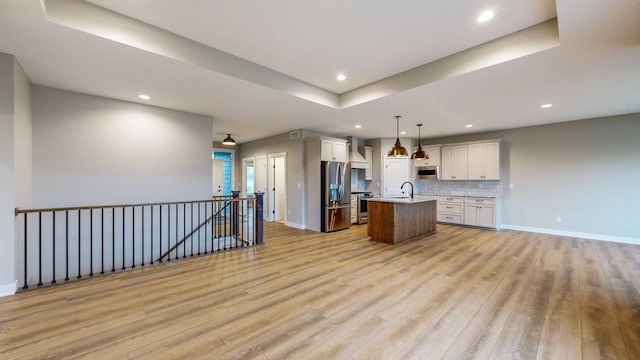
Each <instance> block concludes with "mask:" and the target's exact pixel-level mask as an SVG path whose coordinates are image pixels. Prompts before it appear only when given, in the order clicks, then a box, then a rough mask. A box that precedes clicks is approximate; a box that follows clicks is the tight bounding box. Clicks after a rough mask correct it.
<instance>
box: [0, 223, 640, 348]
mask: <svg viewBox="0 0 640 360" xmlns="http://www.w3.org/2000/svg"><path fill="white" fill-rule="evenodd" d="M265 242H266V245H264V246H259V247H254V248H248V249H241V250H236V251H231V252H227V253H222V254H217V255H214V256H207V257H201V258H197V259H193V260H190V261H184V262H178V263H171V264H165V265H160V266H156V267H153V268H145V269H138V270H135V271H130V272H124V273H120V274H117V275H112V276H105V277H99V278H95V279H90V280H84V281H78V282H75V283H69V284H64V285H58V286H52V287H49V288H43V289H38V290H32V291H27V292H22V293H19V294H17V295H15V296H12V297H6V298H0V359H43V358H54V359H182V358H185V359H187V358H188V359H262V360H267V359H283V358H290V359H639V358H640V246H634V245H625V244H616V243H607V242H599V241H591V240H583V239H575V238H567V237H560V236H550V235H541V234H534V233H525V232H517V231H500V232H495V231H487V230H481V229H474V228H464V227H455V226H447V225H438V226H437V232H436V233H435V234H433V235H430V236H427V237H424V238H421V239H418V240H415V241H409V242H406V243H402V244H400V245H395V246H392V245H387V244H381V243H375V242H372V241H369V240H368V238H367V236H366V226H354V227H352V228H350V229H349V230H346V231H340V232H336V233H332V234H321V233H314V232H310V231H303V230H296V229H292V228H287V227H284V226H283V225H281V224H274V223H267V224H265Z"/></svg>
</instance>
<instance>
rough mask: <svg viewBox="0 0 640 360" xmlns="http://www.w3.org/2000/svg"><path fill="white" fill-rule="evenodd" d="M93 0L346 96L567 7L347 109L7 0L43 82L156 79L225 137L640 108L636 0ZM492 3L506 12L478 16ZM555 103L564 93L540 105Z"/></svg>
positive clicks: (162, 96)
mask: <svg viewBox="0 0 640 360" xmlns="http://www.w3.org/2000/svg"><path fill="white" fill-rule="evenodd" d="M49 2H53V1H51V0H50V1H49ZM67 3H81V1H79V0H77V1H67ZM91 3H92V4H95V5H98V6H101V7H104V8H108V9H110V10H112V11H115V12H117V13H120V14H122V15H125V16H127V17H129V18H134V19H137V20H140V21H142V22H144V23H146V24H149V25H153V26H155V27H157V28H160V29H164V30H167V31H169V32H171V33H174V34H177V35H179V36H181V37H183V38H187V39H191V40H193V41H196V42H198V43H201V44H204V45H206V48H207V49H209V50H211V51H214V50H215V49H217V50H219V51H221V52H224V53H226V54H230V55H231V56H232V58H231V59H232V60H233V59H235V60H236V62H237V63H238V64H240V63H242V62H243V61H245V60H246V61H248V62H250V63H249V64H252V63H253V65H261V66H262V67H265V68H267V70H268V69H270V70H273V71H275V74H276V76H279V75H278V73H281V75H282V76H284V77H285V78H286V77H287V76H288V77H290V78H291V79H290V80H291V81H298V82H299V83H302V84H304V83H307V84H311V85H313V86H310V88H320V90H319V91H324V92H326V93H327V94H329V96H333V93H335V96H337V97H339V96H341V95H339V94H343V95H344V94H345V93H348V92H349V91H352V90H353V89H356V88H359V87H362V86H365V85H368V84H372V83H376V82H379V81H380V80H382V79H385V78H387V79H389V78H390V77H391V78H394V76H395V75H396V74H398V73H401V72H403V71H406V70H410V69H413V68H416V67H419V66H424V65H425V64H429V63H432V62H433V61H435V60H438V59H441V58H444V57H446V56H449V55H452V54H456V53H460V52H461V51H463V50H466V49H468V48H471V47H474V46H475V47H478V46H482V45H481V44H485V43H487V42H489V41H491V40H494V39H496V38H500V37H504V36H507V35H509V34H512V33H514V32H516V31H519V30H522V29H525V28H528V27H530V26H533V25H536V24H538V23H541V22H544V21H546V20H549V19H553V18H554V17H556V16H557V23H558V26H559V33H560V45H559V46H557V47H553V48H551V49H549V50H545V51H540V52H536V53H534V54H531V55H528V56H523V57H520V58H517V59H515V60H511V61H506V62H502V63H499V64H497V65H493V66H488V67H484V68H482V69H480V70H475V71H470V72H466V73H462V74H460V75H457V74H452V75H455V76H444V77H442V76H441V77H439V78H438V79H435V80H434V81H430V82H424V81H423V82H420V83H417V84H414V85H413V86H410V87H406V89H404V88H403V89H401V90H397V91H393V92H390V93H388V94H387V93H385V94H384V95H381V97H378V98H375V99H374V100H371V101H366V102H363V103H360V104H358V105H355V106H349V107H342V108H340V107H339V106H334V107H332V106H324V105H320V104H318V103H316V102H313V101H307V100H304V97H300V96H292V92H291V91H286V90H282V89H283V88H284V87H282V86H281V87H278V86H270V83H269V82H268V81H266V82H260V80H259V79H258V80H256V81H254V79H257V77H256V76H255V74H252V70H254V69H253V68H250V67H249V68H246V67H245V68H244V69H245V70H244V71H245V72H244V73H241V72H237V71H236V72H225V71H216V70H217V68H214V70H212V67H211V66H207V65H206V64H205V65H202V63H199V62H197V61H191V60H192V59H191V60H182V61H180V59H178V58H176V57H171V56H163V55H161V53H162V49H161V51H147V50H148V49H146V50H143V49H144V48H145V47H144V46H141V48H143V49H141V48H139V47H134V46H129V45H125V44H127V42H126V41H125V42H122V41H120V42H116V41H113V40H109V39H108V38H107V37H105V36H96V35H92V32H91V31H88V32H86V30H85V31H78V30H74V29H72V28H71V27H73V26H72V25H69V26H71V27H68V26H63V25H60V23H64V22H63V21H57V22H53V21H49V20H48V19H47V17H46V16H45V12H44V11H43V8H42V6H41V4H40V1H38V0H20V1H17V0H0V34H1V35H0V52H5V53H9V54H13V55H15V56H16V57H17V58H18V60H19V62H20V63H21V65H22V66H23V68H24V70H25V72H26V73H27V76H28V77H29V78H30V80H31V81H32V82H34V83H36V84H40V85H46V86H52V87H57V88H62V89H67V90H72V91H78V92H84V93H90V94H95V95H101V96H107V97H111V98H116V99H122V100H127V101H134V102H142V101H141V100H138V99H137V95H138V94H139V93H143V92H144V93H147V94H149V95H151V97H152V99H151V100H150V101H149V102H148V103H151V104H153V105H156V106H162V107H167V108H173V109H178V110H184V111H190V112H195V113H200V114H206V115H210V116H212V117H213V119H214V131H215V132H216V133H218V134H220V138H222V137H223V136H224V134H226V133H232V134H233V137H234V138H235V139H236V140H238V141H239V142H244V141H250V140H253V139H257V138H260V137H264V136H268V135H273V134H278V133H282V132H286V131H290V130H293V129H299V128H309V129H316V130H322V131H326V132H332V133H336V134H341V135H356V136H360V137H363V138H373V137H391V136H394V135H395V133H394V132H395V119H394V118H393V115H396V114H399V115H403V117H402V119H401V127H402V128H403V129H406V130H407V131H408V132H409V135H408V136H413V137H416V136H417V129H416V128H415V126H414V125H415V124H416V123H419V122H422V123H424V124H425V125H424V127H423V135H426V136H428V137H431V136H443V135H452V134H460V133H467V132H477V131H486V130H493V129H504V128H513V127H520V126H527V125H534V124H543V123H552V122H560V121H568V120H576V119H584V118H590V117H598V116H606V115H615V114H624V113H631V112H640V91H639V90H640V66H638V64H640V18H639V17H638V16H637V14H640V1H637V0H616V1H589V2H585V1H580V0H558V1H557V2H555V3H554V2H553V1H548V0H496V1H488V2H487V1H474V0H458V1H449V2H443V1H434V0H429V1H427V0H424V1H415V0H402V1H393V2H390V1H382V0H373V1H372V0H369V1H367V0H352V1H337V0H325V1H315V2H310V1H307V2H304V1H296V0H281V1H277V2H273V1H271V2H266V1H260V0H253V1H248V0H245V1H238V0H236V1H233V0H219V1H204V0H181V1H179V2H177V1H175V0H91ZM85 5H86V4H85ZM92 6H93V5H92ZM487 8H491V9H493V10H494V11H495V12H496V17H495V18H494V19H493V20H492V21H490V22H488V23H483V24H479V23H477V22H476V21H475V18H476V17H477V15H478V14H479V13H480V12H481V11H482V10H484V9H487ZM80 19H81V20H83V21H84V22H85V24H82V26H85V27H86V26H91V25H92V24H89V25H87V24H86V23H88V22H89V21H90V20H91V19H90V18H89V17H85V18H82V17H80ZM76 20H77V19H76ZM119 24H120V23H119V22H111V23H110V26H111V28H110V29H108V31H111V32H114V33H115V32H117V31H116V30H119V29H116V28H115V26H120V25H119ZM65 25H66V24H65ZM82 26H78V27H75V28H81V29H83V30H84V29H85V28H83V27H82ZM122 31H123V32H124V26H123V29H122ZM129 44H131V43H129ZM203 47H204V46H203ZM167 48H169V46H168V45H167ZM514 51H515V50H514ZM243 59H244V60H243ZM196 60H197V59H196ZM339 72H343V73H345V74H346V75H347V77H348V78H347V80H346V81H344V82H338V81H337V80H336V79H335V76H336V75H337V73H339ZM272 75H273V74H272ZM252 76H253V77H252ZM396 77H397V76H396ZM285 80H286V79H285ZM265 84H267V85H266V86H265ZM369 86H370V87H371V85H369ZM365 88H366V86H365ZM547 102H551V103H553V104H554V105H553V107H552V108H550V109H546V110H542V109H540V107H539V106H540V104H543V103H547ZM356 124H362V126H363V127H362V128H361V129H355V127H354V126H355V125H356ZM465 124H474V127H473V128H471V129H467V128H465V127H464V125H465Z"/></svg>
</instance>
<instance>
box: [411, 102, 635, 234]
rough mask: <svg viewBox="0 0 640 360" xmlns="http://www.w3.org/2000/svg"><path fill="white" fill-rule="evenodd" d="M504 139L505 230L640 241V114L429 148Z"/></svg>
mask: <svg viewBox="0 0 640 360" xmlns="http://www.w3.org/2000/svg"><path fill="white" fill-rule="evenodd" d="M496 138H500V139H502V140H503V142H502V146H503V149H502V152H501V155H502V159H501V165H502V173H503V175H504V177H503V180H502V181H503V183H502V186H503V194H504V197H503V205H504V206H503V212H502V223H503V224H505V225H511V226H515V227H525V228H531V229H533V230H535V229H538V230H548V229H551V230H556V231H557V232H559V233H563V232H566V233H578V234H580V233H585V234H596V235H604V236H603V238H611V239H616V238H619V239H617V240H621V241H627V240H628V241H636V240H637V241H640V221H639V220H640V190H639V189H638V184H640V114H638V113H636V114H629V115H621V116H613V117H605V118H597V119H588V120H580V121H572V122H565V123H559V124H551V125H542V126H533V127H526V128H519V129H511V130H504V131H495V132H488V133H479V134H471V135H467V136H455V137H446V138H436V139H426V140H424V141H423V144H446V143H454V142H461V141H473V140H484V139H496ZM509 184H513V189H509ZM556 216H561V217H562V222H557V221H556Z"/></svg>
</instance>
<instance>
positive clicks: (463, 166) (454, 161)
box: [442, 145, 467, 180]
mask: <svg viewBox="0 0 640 360" xmlns="http://www.w3.org/2000/svg"><path fill="white" fill-rule="evenodd" d="M466 179H467V145H456V146H445V147H443V148H442V180H466Z"/></svg>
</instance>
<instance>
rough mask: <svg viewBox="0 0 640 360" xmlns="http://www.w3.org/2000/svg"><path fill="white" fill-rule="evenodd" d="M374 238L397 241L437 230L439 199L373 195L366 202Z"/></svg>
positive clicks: (369, 231)
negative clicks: (379, 196)
mask: <svg viewBox="0 0 640 360" xmlns="http://www.w3.org/2000/svg"><path fill="white" fill-rule="evenodd" d="M367 208H368V213H369V221H368V222H367V234H368V235H369V236H370V237H371V240H373V241H378V242H383V243H387V244H397V243H400V242H402V241H405V240H409V239H412V238H416V237H419V236H423V235H427V234H430V233H432V232H435V231H436V214H437V210H436V201H435V200H425V199H417V198H413V199H411V198H373V199H369V203H368V205H367Z"/></svg>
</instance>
